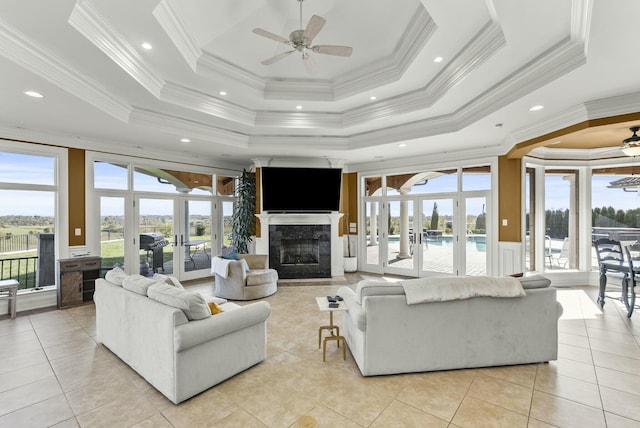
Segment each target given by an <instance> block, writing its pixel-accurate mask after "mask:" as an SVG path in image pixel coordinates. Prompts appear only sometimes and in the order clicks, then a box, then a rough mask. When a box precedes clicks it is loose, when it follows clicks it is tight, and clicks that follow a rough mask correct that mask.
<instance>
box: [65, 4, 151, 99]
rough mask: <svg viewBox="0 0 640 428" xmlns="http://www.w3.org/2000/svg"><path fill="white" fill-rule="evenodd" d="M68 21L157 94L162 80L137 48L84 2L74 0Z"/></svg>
mask: <svg viewBox="0 0 640 428" xmlns="http://www.w3.org/2000/svg"><path fill="white" fill-rule="evenodd" d="M69 24H70V25H71V26H72V27H74V28H75V29H76V30H78V32H79V33H80V34H82V35H83V36H84V37H85V38H86V39H87V40H89V41H90V42H91V43H93V44H94V45H95V46H96V47H97V48H98V49H100V50H101V51H102V52H103V53H104V54H105V55H106V56H107V57H109V58H110V59H111V60H112V61H113V62H114V63H115V64H117V65H118V67H120V68H121V69H122V70H124V71H125V72H126V73H127V74H128V75H129V76H131V77H132V78H133V79H134V80H135V81H136V82H138V83H139V84H140V85H142V87H144V88H145V89H146V90H147V91H149V92H150V93H151V94H153V96H155V97H156V98H158V97H160V92H161V91H162V86H163V85H164V81H163V79H162V78H161V77H160V75H158V74H157V73H156V72H155V71H153V70H152V69H151V68H150V67H148V66H147V65H146V62H145V61H144V59H143V58H142V57H141V56H140V54H139V53H138V51H137V50H136V49H134V48H133V46H131V45H130V44H129V43H128V42H127V41H126V38H124V37H123V36H122V35H120V34H119V33H118V32H117V31H116V30H115V29H114V28H113V27H111V26H109V25H108V24H107V22H106V20H105V19H104V18H103V17H102V16H101V15H100V14H99V13H98V12H97V11H96V10H95V8H93V7H92V6H91V4H89V2H88V1H80V2H78V3H76V6H75V7H74V8H73V11H72V12H71V16H70V17H69Z"/></svg>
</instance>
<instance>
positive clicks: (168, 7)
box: [152, 0, 202, 71]
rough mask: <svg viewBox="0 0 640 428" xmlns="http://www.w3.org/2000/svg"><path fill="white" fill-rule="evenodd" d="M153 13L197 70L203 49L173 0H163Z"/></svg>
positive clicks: (187, 60) (185, 57)
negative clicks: (188, 28)
mask: <svg viewBox="0 0 640 428" xmlns="http://www.w3.org/2000/svg"><path fill="white" fill-rule="evenodd" d="M152 13H153V16H154V17H155V18H156V20H157V21H158V23H159V24H160V26H161V27H162V29H163V30H164V32H165V33H166V34H167V36H168V37H169V39H171V41H172V42H173V44H174V46H175V47H176V49H177V50H178V52H180V54H181V55H182V57H183V58H184V60H185V62H186V63H187V64H189V67H191V69H192V70H193V71H196V69H197V66H198V59H199V58H200V55H202V51H201V50H200V48H199V47H198V44H197V43H196V41H195V40H194V39H193V37H191V35H190V33H189V31H188V30H187V28H186V27H185V25H184V23H183V22H182V21H181V20H180V18H179V16H178V12H177V10H176V7H175V5H174V4H173V2H172V1H171V0H161V1H160V2H159V3H158V5H157V6H156V7H155V8H154V9H153V12H152Z"/></svg>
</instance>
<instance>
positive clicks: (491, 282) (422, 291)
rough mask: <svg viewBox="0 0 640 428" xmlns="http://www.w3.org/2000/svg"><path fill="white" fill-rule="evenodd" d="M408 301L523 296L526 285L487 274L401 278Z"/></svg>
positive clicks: (510, 278)
mask: <svg viewBox="0 0 640 428" xmlns="http://www.w3.org/2000/svg"><path fill="white" fill-rule="evenodd" d="M399 282H400V284H401V285H402V287H403V288H404V294H405V295H406V296H407V304H408V305H415V304H417V303H426V302H442V301H445V300H459V299H468V298H470V297H476V296H489V297H520V296H525V295H526V294H525V292H524V288H522V284H520V281H518V279H517V278H513V277H510V276H508V277H488V276H448V277H431V278H417V279H409V280H405V281H399Z"/></svg>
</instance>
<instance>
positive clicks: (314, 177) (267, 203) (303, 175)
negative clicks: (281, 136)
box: [262, 167, 342, 213]
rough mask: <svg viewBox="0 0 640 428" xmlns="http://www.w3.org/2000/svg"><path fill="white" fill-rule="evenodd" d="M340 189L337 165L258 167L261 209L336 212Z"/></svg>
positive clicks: (340, 171)
mask: <svg viewBox="0 0 640 428" xmlns="http://www.w3.org/2000/svg"><path fill="white" fill-rule="evenodd" d="M341 188H342V169H341V168H281V167H262V210H263V211H266V212H298V213H299V212H329V211H339V210H340V190H341Z"/></svg>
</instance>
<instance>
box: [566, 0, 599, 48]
mask: <svg viewBox="0 0 640 428" xmlns="http://www.w3.org/2000/svg"><path fill="white" fill-rule="evenodd" d="M592 12H593V0H572V2H571V29H570V34H571V40H573V41H574V42H575V43H578V44H581V45H582V46H583V49H584V53H585V55H586V53H587V52H588V43H589V32H590V31H591V17H592Z"/></svg>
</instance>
